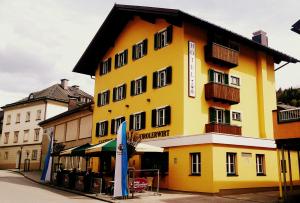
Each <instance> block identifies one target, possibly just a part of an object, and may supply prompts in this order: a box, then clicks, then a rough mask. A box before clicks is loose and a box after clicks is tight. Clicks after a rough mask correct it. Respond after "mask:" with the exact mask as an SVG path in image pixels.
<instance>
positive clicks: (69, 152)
mask: <svg viewBox="0 0 300 203" xmlns="http://www.w3.org/2000/svg"><path fill="white" fill-rule="evenodd" d="M78 147H79V146H76V147H72V148H69V149H65V150H63V151H61V152H60V153H59V156H70V155H71V152H72V150H74V149H76V148H78Z"/></svg>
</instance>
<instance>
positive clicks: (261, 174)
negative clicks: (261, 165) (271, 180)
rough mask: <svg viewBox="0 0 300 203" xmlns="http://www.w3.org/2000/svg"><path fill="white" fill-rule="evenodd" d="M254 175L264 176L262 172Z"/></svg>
mask: <svg viewBox="0 0 300 203" xmlns="http://www.w3.org/2000/svg"><path fill="white" fill-rule="evenodd" d="M256 176H266V174H264V173H257V174H256Z"/></svg>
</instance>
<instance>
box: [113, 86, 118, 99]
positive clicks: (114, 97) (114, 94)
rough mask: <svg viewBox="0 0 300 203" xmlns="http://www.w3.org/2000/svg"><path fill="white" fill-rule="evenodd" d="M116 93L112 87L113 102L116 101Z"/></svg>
mask: <svg viewBox="0 0 300 203" xmlns="http://www.w3.org/2000/svg"><path fill="white" fill-rule="evenodd" d="M116 91H117V88H116V87H114V89H113V101H116Z"/></svg>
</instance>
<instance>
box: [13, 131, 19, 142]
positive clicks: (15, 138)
mask: <svg viewBox="0 0 300 203" xmlns="http://www.w3.org/2000/svg"><path fill="white" fill-rule="evenodd" d="M18 140H19V131H15V133H14V143H17V142H18Z"/></svg>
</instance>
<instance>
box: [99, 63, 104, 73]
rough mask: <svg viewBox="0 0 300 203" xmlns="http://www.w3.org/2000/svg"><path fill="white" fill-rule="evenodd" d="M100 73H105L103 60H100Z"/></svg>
mask: <svg viewBox="0 0 300 203" xmlns="http://www.w3.org/2000/svg"><path fill="white" fill-rule="evenodd" d="M99 74H100V75H102V74H103V62H102V61H101V62H100V71H99Z"/></svg>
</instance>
